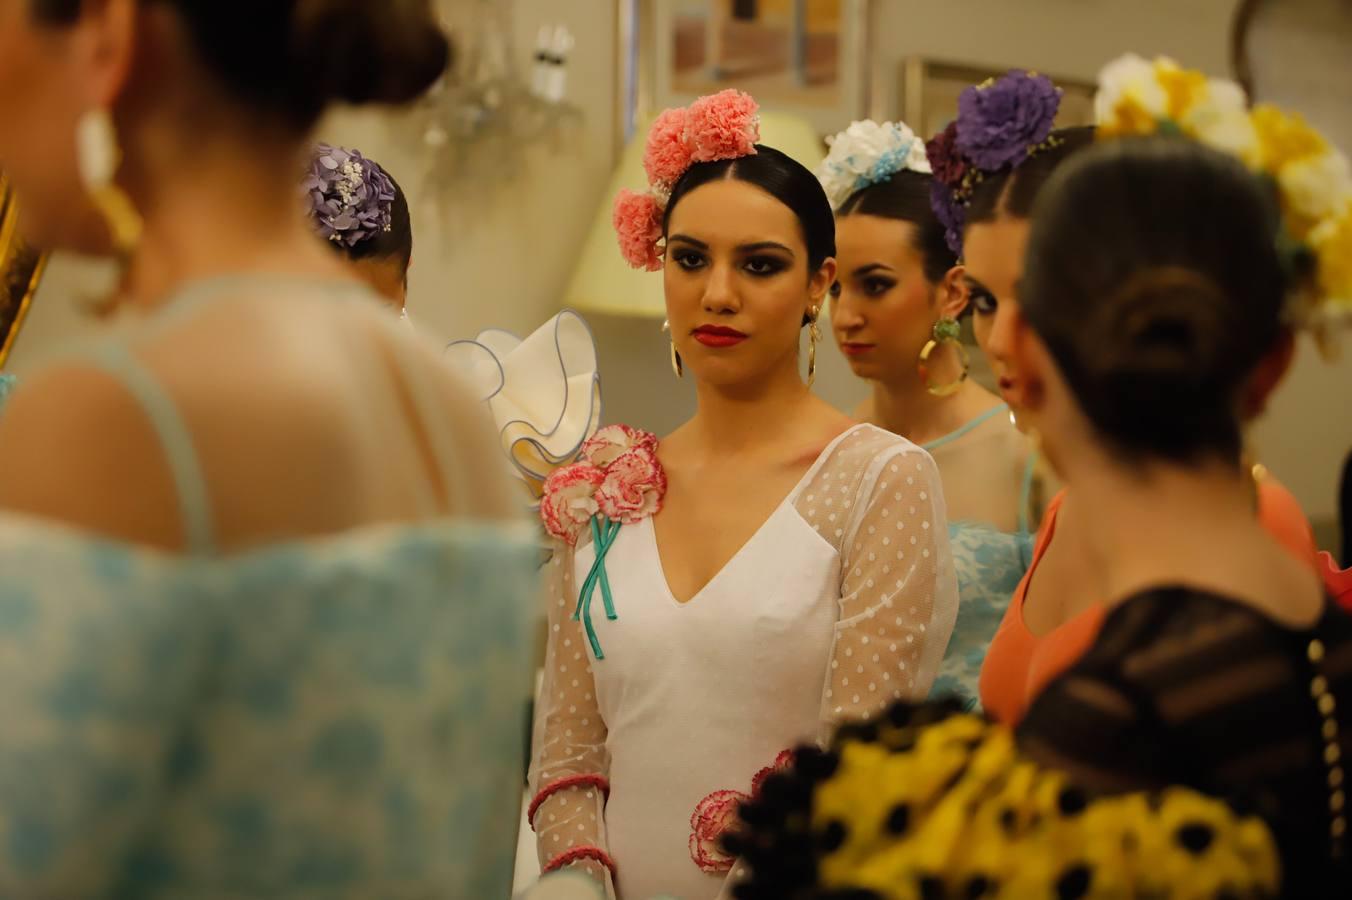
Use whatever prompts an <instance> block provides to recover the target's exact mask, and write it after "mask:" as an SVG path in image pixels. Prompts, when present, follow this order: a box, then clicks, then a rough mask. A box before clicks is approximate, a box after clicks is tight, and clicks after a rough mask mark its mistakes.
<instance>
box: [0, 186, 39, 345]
mask: <svg viewBox="0 0 1352 900" xmlns="http://www.w3.org/2000/svg"><path fill="white" fill-rule="evenodd" d="M18 213H19V209H18V203H17V202H16V201H15V198H14V194H13V192H12V191H10V188H9V182H8V181H7V180H6V179H5V176H4V173H3V172H0V368H4V365H5V361H6V360H7V359H8V358H9V354H10V351H11V350H12V349H13V348H14V341H15V340H16V339H17V338H18V336H19V330H20V329H21V328H22V327H23V322H24V317H25V316H27V315H28V307H29V306H30V305H31V304H32V302H33V294H34V292H35V291H36V290H37V287H38V280H39V279H40V278H41V277H42V267H43V262H44V260H43V256H42V254H40V253H38V252H37V251H35V250H33V249H32V248H31V247H28V246H26V245H25V244H24V243H23V241H22V240H21V239H20V237H19V218H18Z"/></svg>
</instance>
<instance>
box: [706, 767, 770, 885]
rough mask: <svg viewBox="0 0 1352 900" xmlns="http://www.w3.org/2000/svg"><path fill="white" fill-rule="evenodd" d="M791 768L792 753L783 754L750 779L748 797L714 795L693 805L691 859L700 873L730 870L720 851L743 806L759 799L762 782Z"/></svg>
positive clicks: (729, 859) (729, 860) (737, 793)
mask: <svg viewBox="0 0 1352 900" xmlns="http://www.w3.org/2000/svg"><path fill="white" fill-rule="evenodd" d="M791 765H793V751H792V750H783V751H781V752H780V754H779V755H778V756H776V757H775V761H774V762H773V763H772V764H770V765H768V766H766V767H765V768H764V769H761V770H760V771H759V772H757V773H756V777H755V778H753V779H751V793H749V794H747V793H743V792H742V791H714V792H713V793H712V794H710V795H709V796H707V797H705V798H704V799H703V800H701V801H700V802H699V803H698V804H696V806H695V811H694V812H693V813H692V814H691V815H690V858H691V859H692V860H693V861H694V863H695V865H697V866H699V868H700V871H702V872H708V873H709V874H711V875H712V874H717V873H719V872H727V871H728V870H730V869H731V868H732V862H733V860H732V857H731V856H729V855H728V854H727V853H725V852H724V850H723V838H724V836H726V835H727V833H728V832H729V831H731V830H732V829H733V827H734V826H735V825H736V824H737V816H738V813H739V811H740V810H741V806H742V804H743V803H750V802H751V801H752V800H757V799H759V798H760V792H761V788H762V787H764V786H765V780H766V779H767V778H769V777H770V776H771V775H773V774H775V773H776V772H782V771H784V770H785V769H787V768H788V767H789V766H791Z"/></svg>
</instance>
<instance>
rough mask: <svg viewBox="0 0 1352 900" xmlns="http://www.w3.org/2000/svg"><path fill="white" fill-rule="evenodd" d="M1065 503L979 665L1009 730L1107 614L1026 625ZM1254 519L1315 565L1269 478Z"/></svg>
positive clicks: (1303, 527)
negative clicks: (1033, 587) (1039, 627)
mask: <svg viewBox="0 0 1352 900" xmlns="http://www.w3.org/2000/svg"><path fill="white" fill-rule="evenodd" d="M1064 499H1065V492H1064V491H1062V492H1061V493H1059V494H1057V495H1056V497H1054V498H1053V499H1052V502H1051V503H1050V504H1048V506H1047V512H1046V513H1045V514H1044V515H1043V517H1042V530H1041V531H1040V532H1039V534H1038V538H1037V543H1036V544H1035V545H1034V547H1033V561H1032V565H1030V566H1029V567H1028V571H1027V572H1026V573H1025V574H1024V576H1023V580H1022V581H1021V582H1019V587H1018V589H1017V590H1015V591H1014V596H1013V597H1012V598H1011V599H1010V601H1009V608H1008V609H1006V610H1005V617H1004V619H1003V620H1002V621H1001V622H1000V628H999V629H998V630H997V631H996V632H995V638H994V639H993V640H992V641H991V645H990V649H989V650H988V651H987V652H986V661H985V663H984V664H983V665H982V667H981V681H980V689H981V705H982V706H983V707H985V709H986V712H987V713H989V714H990V715H991V716H993V717H994V718H995V719H996V721H999V722H1003V723H1005V724H1006V725H1010V726H1014V725H1017V724H1019V722H1020V720H1022V719H1023V715H1024V713H1025V712H1027V711H1028V707H1029V705H1030V704H1031V703H1032V702H1033V698H1034V697H1036V696H1037V695H1038V694H1039V693H1041V691H1042V689H1043V688H1044V687H1046V686H1047V684H1048V683H1049V682H1051V681H1052V680H1053V679H1054V678H1056V677H1057V676H1058V675H1060V674H1061V673H1062V672H1064V671H1066V670H1067V669H1069V668H1070V667H1071V666H1072V665H1074V664H1075V662H1076V661H1077V660H1078V659H1079V658H1080V657H1081V656H1083V655H1084V653H1085V651H1086V650H1088V649H1089V647H1090V645H1091V644H1093V643H1094V639H1095V638H1096V637H1097V636H1098V633H1099V628H1100V627H1101V626H1102V625H1103V619H1104V617H1105V616H1106V615H1107V609H1106V608H1105V607H1103V606H1101V605H1097V604H1096V605H1094V606H1091V607H1089V608H1088V609H1086V610H1084V611H1082V612H1081V613H1079V615H1076V616H1073V617H1071V618H1070V619H1068V620H1066V621H1065V622H1063V623H1061V624H1060V625H1059V626H1057V627H1056V628H1053V629H1052V630H1051V631H1049V632H1047V633H1046V634H1043V635H1035V634H1033V633H1032V632H1031V631H1029V630H1028V626H1027V625H1025V624H1024V621H1023V601H1024V597H1026V596H1027V594H1028V584H1029V582H1030V581H1031V580H1032V577H1033V573H1034V572H1036V571H1037V566H1038V563H1039V562H1040V561H1041V559H1042V557H1043V555H1044V554H1045V553H1046V552H1047V546H1048V545H1049V544H1051V542H1052V537H1053V536H1054V535H1055V534H1056V513H1057V511H1058V510H1059V509H1060V508H1061V502H1062V501H1063V500H1064ZM1258 517H1259V520H1260V521H1262V523H1263V526H1264V527H1265V528H1267V530H1268V531H1269V532H1271V533H1272V536H1273V537H1275V538H1276V539H1277V540H1278V541H1279V542H1280V543H1281V545H1282V546H1284V547H1286V549H1288V550H1289V551H1291V553H1292V555H1294V556H1295V557H1296V558H1298V559H1308V560H1309V561H1310V563H1311V565H1314V564H1315V558H1316V552H1317V551H1316V546H1315V542H1314V532H1313V531H1312V530H1311V529H1310V523H1309V521H1308V520H1307V519H1306V518H1305V513H1304V512H1303V511H1302V510H1301V508H1300V503H1299V502H1297V500H1296V498H1295V497H1293V496H1292V495H1291V492H1290V491H1288V490H1287V489H1286V488H1284V487H1282V486H1281V485H1280V484H1278V483H1277V482H1276V481H1273V480H1272V479H1271V478H1265V479H1263V480H1262V481H1260V482H1259V483H1258Z"/></svg>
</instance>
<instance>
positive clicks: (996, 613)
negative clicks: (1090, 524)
mask: <svg viewBox="0 0 1352 900" xmlns="http://www.w3.org/2000/svg"><path fill="white" fill-rule="evenodd" d="M1008 416H1009V407H1008V406H1004V405H1001V406H997V407H995V408H993V409H991V410H988V411H987V412H985V413H983V414H982V415H980V416H978V417H976V418H975V419H973V420H972V421H970V422H968V423H967V424H966V425H964V426H963V427H962V428H959V429H958V430H957V431H954V432H952V433H951V434H948V435H945V436H944V437H941V438H939V439H938V440H935V441H931V442H930V443H928V444H926V445H925V449H926V450H927V451H929V452H930V453H931V454H932V455H934V457H935V461H936V462H937V463H938V464H939V472H940V477H941V478H942V479H943V482H944V492H945V495H946V497H947V496H949V495H950V494H952V495H958V494H960V493H961V492H962V490H963V486H961V485H959V484H956V483H955V481H956V480H957V479H958V478H961V477H963V475H964V474H965V472H964V471H962V468H959V470H958V471H953V470H952V469H950V470H948V471H946V470H945V467H944V462H943V459H944V454H945V453H946V452H947V451H946V449H945V448H952V447H955V446H956V445H958V443H959V442H963V441H971V440H973V439H974V438H975V437H976V436H977V435H978V433H982V434H985V435H988V436H989V438H990V440H991V441H993V442H994V444H993V445H992V444H990V443H988V444H987V445H986V446H985V447H983V448H975V447H974V448H970V449H973V450H977V449H980V450H982V451H983V452H985V453H986V454H987V457H986V460H985V462H986V463H987V465H988V466H989V469H991V470H996V471H995V472H991V471H985V472H983V473H982V474H984V475H988V476H993V477H994V478H995V479H996V480H997V481H998V480H1003V481H1004V482H1006V483H1007V484H1009V485H1012V486H1013V487H1014V488H1015V489H1016V494H1014V492H1009V493H1011V494H1012V496H1010V497H1009V499H1008V500H1005V499H1003V498H1000V497H992V498H991V502H992V503H993V504H994V505H1012V504H1013V503H1015V502H1017V504H1018V505H1017V510H1016V511H1015V510H1013V509H1011V510H1009V511H1008V513H1007V516H1006V517H1007V518H1009V517H1010V515H1009V514H1012V518H1013V519H1014V520H1015V521H1016V522H1017V525H1016V527H1015V528H1014V529H1013V530H1005V529H1004V528H1001V527H998V526H997V525H996V524H992V523H990V522H986V521H982V520H981V519H979V518H977V517H976V515H973V514H970V513H969V512H968V511H965V510H963V508H962V507H963V506H965V505H968V504H964V503H963V502H962V501H961V500H960V499H957V498H956V496H955V501H956V502H953V503H952V504H951V505H950V507H949V515H950V520H949V526H948V532H949V542H950V545H951V546H952V548H953V563H954V566H955V568H956V569H957V575H958V595H959V602H958V618H957V622H956V623H955V625H954V626H953V636H952V638H950V639H949V643H948V651H947V653H946V654H945V655H944V660H943V663H942V664H941V665H940V667H939V675H938V677H937V678H936V679H935V682H934V687H933V689H932V690H931V696H941V695H954V694H956V695H958V696H959V697H961V698H962V699H963V700H964V701H966V703H967V706H968V708H969V709H975V708H976V706H977V699H976V698H977V696H978V693H977V682H978V680H979V678H980V675H981V664H982V663H983V662H984V661H985V659H986V650H987V649H988V648H989V647H990V642H991V639H992V638H993V637H994V636H995V632H996V630H998V629H999V627H1000V622H1001V620H1002V619H1003V618H1004V614H1005V609H1006V608H1007V607H1008V606H1009V601H1010V598H1011V597H1013V595H1014V591H1015V589H1016V588H1017V587H1018V586H1019V582H1020V581H1021V580H1022V579H1023V576H1024V573H1025V572H1027V571H1028V567H1029V566H1030V565H1031V564H1032V556H1033V544H1034V542H1035V539H1036V534H1035V533H1034V529H1033V528H1032V527H1031V523H1030V508H1031V506H1032V504H1033V498H1032V494H1033V487H1034V480H1035V470H1036V456H1035V455H1034V454H1033V453H1032V452H1030V451H1028V449H1027V447H1026V444H1025V442H1024V440H1023V439H1022V437H1021V436H1018V435H1017V431H1016V430H1015V429H1014V428H1013V426H1012V424H1010V425H1008V426H1007V427H1006V425H1005V424H1004V423H1005V422H1007V421H1008ZM965 468H966V469H967V470H968V471H970V470H971V464H970V462H969V463H968V464H967V465H966V466H965ZM983 468H984V467H983ZM990 493H991V494H997V493H1002V492H1001V490H999V489H997V490H994V491H991V492H990ZM1015 496H1016V497H1017V499H1015Z"/></svg>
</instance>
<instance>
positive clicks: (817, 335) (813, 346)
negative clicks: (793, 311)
mask: <svg viewBox="0 0 1352 900" xmlns="http://www.w3.org/2000/svg"><path fill="white" fill-rule="evenodd" d="M820 315H821V308H820V307H816V306H814V307H813V308H812V309H811V310H809V311H808V323H807V386H808V387H809V388H811V387H812V385H813V384H815V383H816V381H817V342H818V341H820V340H821V339H822V331H821V329H820V328H818V327H817V317H818V316H820Z"/></svg>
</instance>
